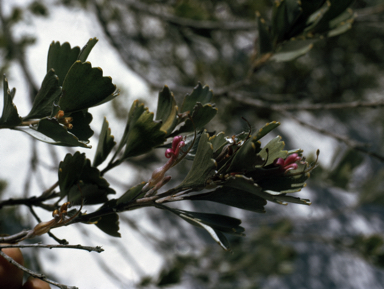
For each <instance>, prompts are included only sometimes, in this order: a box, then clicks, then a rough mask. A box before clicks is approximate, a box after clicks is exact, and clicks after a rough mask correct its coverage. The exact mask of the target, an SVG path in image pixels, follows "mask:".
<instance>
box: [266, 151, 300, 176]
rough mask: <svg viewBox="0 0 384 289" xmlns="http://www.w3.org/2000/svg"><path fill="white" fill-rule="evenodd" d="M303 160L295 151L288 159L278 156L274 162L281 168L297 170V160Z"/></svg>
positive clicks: (283, 169)
mask: <svg viewBox="0 0 384 289" xmlns="http://www.w3.org/2000/svg"><path fill="white" fill-rule="evenodd" d="M300 160H301V157H300V156H299V155H298V154H296V153H294V154H291V155H289V156H288V157H287V158H286V159H283V158H278V159H276V160H275V161H274V162H273V164H274V165H275V166H279V168H280V169H281V170H282V171H284V172H286V171H289V170H296V169H297V167H298V166H297V162H298V161H300Z"/></svg>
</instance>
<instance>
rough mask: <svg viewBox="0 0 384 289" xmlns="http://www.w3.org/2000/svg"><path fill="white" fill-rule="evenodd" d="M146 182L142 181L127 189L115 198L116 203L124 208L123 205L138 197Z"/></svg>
mask: <svg viewBox="0 0 384 289" xmlns="http://www.w3.org/2000/svg"><path fill="white" fill-rule="evenodd" d="M145 184H146V182H142V183H140V184H138V185H136V186H134V187H132V188H130V189H129V190H128V191H126V192H125V193H124V194H123V195H122V196H121V197H120V198H118V199H117V202H116V205H118V206H119V207H122V208H124V206H125V205H127V204H129V202H131V201H132V200H136V199H137V198H138V197H141V196H142V195H143V194H145V192H144V193H141V189H142V188H143V187H144V186H145Z"/></svg>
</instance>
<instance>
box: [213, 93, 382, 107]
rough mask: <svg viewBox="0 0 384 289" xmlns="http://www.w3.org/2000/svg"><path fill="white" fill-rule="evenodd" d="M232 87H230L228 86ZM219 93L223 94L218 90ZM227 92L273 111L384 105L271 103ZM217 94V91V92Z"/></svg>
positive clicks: (380, 103)
mask: <svg viewBox="0 0 384 289" xmlns="http://www.w3.org/2000/svg"><path fill="white" fill-rule="evenodd" d="M228 88H230V87H228ZM218 91H219V94H223V92H221V90H218ZM223 91H224V92H227V95H228V97H230V98H232V99H234V100H236V101H238V102H240V103H243V104H248V105H251V106H253V107H257V108H263V109H269V110H273V111H278V112H280V111H289V110H333V109H351V108H377V107H382V106H384V100H378V101H352V102H344V103H316V104H271V103H268V102H266V101H262V100H260V99H255V98H251V97H248V96H244V93H242V92H231V91H230V90H228V89H223ZM215 95H217V93H215Z"/></svg>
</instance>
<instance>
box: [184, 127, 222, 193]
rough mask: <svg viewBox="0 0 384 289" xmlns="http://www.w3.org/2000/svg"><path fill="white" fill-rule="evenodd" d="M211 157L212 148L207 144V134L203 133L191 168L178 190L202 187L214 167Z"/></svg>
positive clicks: (214, 163)
mask: <svg viewBox="0 0 384 289" xmlns="http://www.w3.org/2000/svg"><path fill="white" fill-rule="evenodd" d="M212 155H213V147H212V144H211V143H210V142H208V134H207V133H206V131H204V132H203V133H202V134H201V137H200V141H199V145H198V147H197V151H196V156H195V159H194V160H193V164H192V168H191V170H190V171H189V173H188V175H187V176H186V177H185V179H184V181H183V182H182V183H181V184H180V185H179V186H178V188H188V187H204V185H205V182H206V180H207V179H208V177H209V176H210V175H211V173H212V171H213V170H214V169H215V167H216V162H215V160H214V159H213V158H212Z"/></svg>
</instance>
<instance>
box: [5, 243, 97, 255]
mask: <svg viewBox="0 0 384 289" xmlns="http://www.w3.org/2000/svg"><path fill="white" fill-rule="evenodd" d="M3 248H45V249H52V248H64V249H77V250H85V251H88V252H97V253H101V252H103V251H104V249H103V248H101V247H100V246H96V247H90V246H82V245H80V244H79V245H56V244H55V245H50V244H41V243H36V244H12V245H0V249H3Z"/></svg>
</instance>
